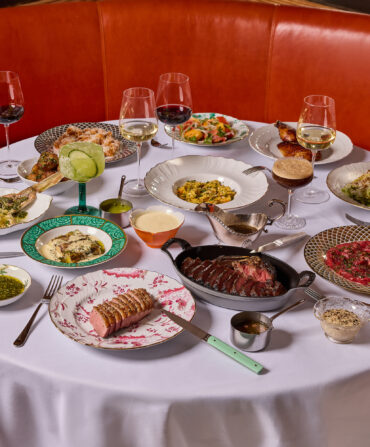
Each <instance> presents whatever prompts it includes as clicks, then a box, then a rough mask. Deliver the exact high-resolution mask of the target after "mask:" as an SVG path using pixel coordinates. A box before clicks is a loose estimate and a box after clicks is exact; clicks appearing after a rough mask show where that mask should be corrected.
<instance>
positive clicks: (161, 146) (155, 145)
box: [150, 139, 168, 149]
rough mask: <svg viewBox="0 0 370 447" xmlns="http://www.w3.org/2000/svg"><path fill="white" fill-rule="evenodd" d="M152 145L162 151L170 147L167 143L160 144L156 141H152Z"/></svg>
mask: <svg viewBox="0 0 370 447" xmlns="http://www.w3.org/2000/svg"><path fill="white" fill-rule="evenodd" d="M150 144H151V145H152V146H154V147H160V148H161V149H165V148H167V147H168V144H167V143H160V142H159V141H157V140H154V139H152V140H151V142H150Z"/></svg>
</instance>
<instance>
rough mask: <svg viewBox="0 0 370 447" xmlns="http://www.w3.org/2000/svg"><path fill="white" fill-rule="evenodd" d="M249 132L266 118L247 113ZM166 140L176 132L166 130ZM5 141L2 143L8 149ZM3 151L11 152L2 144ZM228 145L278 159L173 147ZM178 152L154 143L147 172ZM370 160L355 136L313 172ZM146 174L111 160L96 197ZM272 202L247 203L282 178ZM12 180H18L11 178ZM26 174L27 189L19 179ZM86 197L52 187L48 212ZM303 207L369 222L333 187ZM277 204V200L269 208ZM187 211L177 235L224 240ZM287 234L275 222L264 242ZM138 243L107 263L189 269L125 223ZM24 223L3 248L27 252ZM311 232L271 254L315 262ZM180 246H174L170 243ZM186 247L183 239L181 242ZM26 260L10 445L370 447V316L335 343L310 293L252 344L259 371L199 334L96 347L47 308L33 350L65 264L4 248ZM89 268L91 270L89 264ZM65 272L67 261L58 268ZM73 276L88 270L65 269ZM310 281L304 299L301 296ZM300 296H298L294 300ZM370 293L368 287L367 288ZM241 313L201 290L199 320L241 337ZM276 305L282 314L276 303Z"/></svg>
mask: <svg viewBox="0 0 370 447" xmlns="http://www.w3.org/2000/svg"><path fill="white" fill-rule="evenodd" d="M249 125H250V127H251V130H253V129H254V128H256V127H258V126H260V124H258V123H249ZM158 139H159V140H160V141H168V142H169V138H168V137H167V136H166V135H165V134H164V132H163V131H162V130H161V131H160V132H159V134H158ZM1 152H3V154H1ZM12 152H13V155H14V156H15V158H18V159H26V158H31V157H33V156H35V155H37V153H36V151H35V149H34V147H33V138H30V139H28V140H25V141H21V142H18V143H16V144H14V145H13V147H12ZM4 153H5V151H0V156H2V157H3V156H4V155H5V154H4ZM187 154H201V155H219V156H224V157H229V158H235V159H239V160H243V161H245V162H247V163H250V164H251V165H261V164H263V165H265V166H268V167H271V166H272V163H273V161H272V160H271V159H269V158H266V157H263V156H262V155H259V154H258V153H256V152H255V151H253V150H252V149H251V148H250V147H249V145H248V141H247V140H244V141H241V142H239V143H236V144H233V145H231V146H225V147H224V148H219V149H214V150H213V149H209V148H204V149H198V148H195V147H194V146H188V145H184V144H179V143H176V149H175V156H182V155H187ZM168 158H171V151H170V150H166V149H156V148H153V147H149V146H147V147H146V148H144V150H143V157H142V173H143V174H145V172H146V171H147V170H148V169H150V168H151V167H152V166H153V165H155V164H156V163H159V162H161V161H165V160H167V159H168ZM364 160H370V153H369V152H366V151H364V150H362V149H359V148H354V150H353V152H352V153H351V155H350V156H348V157H347V158H346V159H345V160H342V161H339V162H336V163H333V164H327V165H321V166H317V167H316V168H315V173H316V175H317V176H318V179H316V180H315V182H316V183H317V185H318V186H321V187H322V188H325V179H326V175H327V173H328V172H329V171H330V170H331V169H333V168H335V167H338V166H340V165H342V164H344V163H350V162H359V161H364ZM122 174H126V175H127V177H128V178H133V177H135V174H136V159H135V156H134V157H131V158H130V159H129V160H127V161H124V162H121V163H118V164H113V165H109V166H107V168H106V170H105V172H104V174H103V175H102V176H101V177H100V178H98V179H95V180H94V181H92V182H90V183H89V184H88V185H87V191H88V204H92V205H95V206H96V205H98V204H99V202H100V201H102V200H103V199H105V198H107V197H112V196H115V195H116V193H117V189H118V186H119V180H120V176H121V175H122ZM269 183H270V188H269V191H268V193H267V195H266V196H265V197H264V198H263V199H262V200H261V201H260V203H258V204H256V205H253V206H251V207H249V208H247V210H248V211H252V210H253V211H254V210H267V208H266V206H265V204H266V202H267V201H268V199H271V198H274V197H276V198H283V199H286V198H287V192H286V190H284V189H283V188H281V187H279V186H278V185H276V184H274V183H273V182H271V181H269ZM0 186H1V187H6V186H9V185H8V184H5V183H3V182H0ZM15 186H16V187H17V188H19V189H21V186H20V184H15ZM133 202H134V206H135V207H146V206H149V205H153V204H157V203H158V202H157V201H156V200H154V199H153V198H151V197H150V196H149V197H147V198H143V199H134V200H133ZM75 203H77V186H76V188H72V189H71V190H69V191H67V192H66V193H64V194H63V195H60V196H56V197H54V200H53V203H52V206H51V208H50V210H49V211H48V213H47V216H46V217H51V216H53V215H60V214H62V213H63V211H64V210H65V209H66V207H67V206H71V205H72V204H75ZM293 210H294V211H296V212H297V213H298V214H299V215H301V216H303V217H305V218H306V219H307V226H306V227H305V228H304V230H305V231H306V232H307V233H308V234H309V235H311V236H312V235H315V234H316V233H318V232H319V231H321V230H324V229H327V228H331V227H336V226H340V225H349V224H350V223H349V222H348V221H347V220H346V219H345V217H344V213H345V212H349V213H350V214H352V215H355V216H357V217H359V218H363V219H365V220H369V217H368V213H367V212H366V211H365V210H361V209H358V208H355V207H352V206H350V205H348V204H346V203H344V202H342V201H340V200H339V199H337V198H336V197H334V196H333V195H331V197H330V200H329V201H328V202H326V203H323V204H320V205H306V204H300V203H298V202H293ZM269 212H271V209H269ZM184 213H185V224H184V226H183V227H182V228H181V229H180V231H179V233H178V236H179V237H181V238H184V239H186V240H188V241H189V242H190V243H191V244H192V245H204V244H212V243H216V239H215V237H214V235H213V233H212V230H211V227H210V225H209V223H208V221H207V219H206V218H205V217H204V216H201V215H197V214H195V213H190V212H184ZM284 233H287V234H289V232H288V231H286V232H284V231H282V230H280V229H278V228H277V227H275V226H272V227H271V229H270V230H269V233H268V234H267V235H265V234H263V235H262V236H261V237H260V239H259V240H258V244H256V245H260V244H262V243H266V242H269V241H271V240H273V239H275V238H276V237H277V236H278V235H282V234H284ZM127 235H128V244H127V248H126V250H125V251H124V252H123V253H122V254H121V255H120V256H119V257H117V258H115V259H113V260H112V261H110V262H108V263H107V264H105V265H104V267H107V268H114V267H135V266H140V267H142V268H146V269H148V270H155V271H160V272H162V273H164V274H167V275H169V276H172V277H174V278H177V276H176V273H175V271H174V269H173V266H172V263H171V261H170V259H169V258H168V257H167V256H166V255H165V254H164V253H163V252H162V251H160V250H159V249H150V248H148V247H146V246H145V245H144V243H143V242H142V241H141V240H140V239H139V237H138V236H137V235H136V234H135V232H134V231H133V229H131V228H128V229H127ZM20 236H21V234H20V232H16V233H11V234H9V235H7V236H5V237H2V238H1V240H0V247H1V248H0V251H6V250H8V251H9V250H11V251H16V250H20V246H19V240H20ZM305 242H306V241H301V242H298V243H296V244H295V245H292V246H289V247H286V248H281V249H277V250H275V251H274V252H273V253H272V254H273V255H274V256H276V257H279V258H281V259H282V260H283V261H286V262H288V263H289V264H290V265H292V266H293V267H294V268H295V269H296V270H297V271H298V272H300V271H302V270H306V269H308V266H307V264H306V262H305V260H304V256H303V247H304V244H305ZM171 250H172V249H171ZM173 252H174V254H176V249H175V248H174V249H173ZM4 262H5V263H9V264H15V265H18V266H20V267H22V268H25V269H26V270H27V271H29V272H30V274H31V275H32V280H33V282H32V286H31V289H30V290H29V291H28V293H27V294H26V295H25V296H24V298H23V299H22V300H20V301H18V302H16V303H14V304H12V305H9V306H7V307H2V308H0V327H1V337H0V446H1V447H13V446H14V447H19V446H21V445H27V446H28V447H43V446H62V447H67V446H68V447H74V446H76V447H77V446H81V445H89V447H103V446H104V447H118V446H125V447H152V446H153V447H172V446H173V447H189V446H191V447H204V446H212V447H225V446H239V445H240V446H241V445H242V446H246V447H252V446H253V447H256V446H258V447H275V446H281V447H314V446H315V447H316V446H317V447H322V446H329V447H334V446H335V447H348V446H349V445H356V446H357V447H367V446H368V445H369V442H370V441H369V439H370V424H369V414H370V372H369V370H370V355H369V353H370V352H369V343H370V325H367V327H365V328H363V329H362V331H361V333H360V335H359V337H358V339H357V340H356V342H355V343H353V344H349V345H337V344H334V343H331V342H330V341H328V340H327V339H326V338H325V336H324V335H323V332H322V330H321V328H320V325H319V322H318V321H317V320H316V319H315V317H314V316H313V312H312V306H313V303H311V302H308V303H305V304H304V305H302V306H299V307H298V308H297V309H296V310H293V311H291V312H290V313H287V314H285V315H283V316H281V317H280V318H278V319H277V320H276V323H274V325H275V327H276V329H275V330H274V332H273V334H272V340H271V344H270V346H269V348H268V349H267V350H266V351H264V352H259V353H253V354H252V353H251V354H249V355H250V356H251V357H252V358H254V359H256V360H257V361H259V362H260V363H262V364H263V365H264V366H265V367H266V370H267V371H266V372H265V373H264V374H262V375H258V376H257V375H255V374H253V373H252V372H250V371H249V370H247V369H246V368H243V367H242V366H241V365H239V364H238V363H236V362H234V361H232V360H230V359H229V358H227V357H226V356H224V355H222V354H221V353H219V352H218V351H216V350H214V349H212V348H211V347H210V346H209V345H207V344H205V343H203V342H201V341H199V340H198V339H196V338H194V337H193V336H192V335H191V334H189V333H182V334H180V335H179V336H178V337H175V338H174V339H172V340H170V341H168V342H167V343H164V344H162V345H158V346H154V347H151V348H148V349H142V350H136V351H129V352H106V351H101V350H96V349H93V348H88V347H85V346H82V345H80V344H78V343H75V342H73V341H71V340H70V339H68V338H66V337H65V336H63V334H62V333H60V332H59V331H58V330H56V329H55V327H54V325H53V324H52V322H51V321H50V319H49V316H48V312H47V308H46V306H45V307H44V308H42V309H41V311H40V313H39V316H38V318H37V320H36V323H35V324H34V327H33V330H32V332H31V334H30V337H29V339H28V341H27V343H26V344H25V346H24V347H22V348H15V347H14V346H13V341H14V339H15V338H16V336H17V335H18V333H19V332H20V330H21V329H22V328H23V327H24V325H25V323H26V322H27V320H28V319H29V317H30V315H31V313H32V311H33V309H34V307H35V305H36V303H37V302H38V301H39V300H40V297H41V296H42V294H43V291H44V289H45V287H46V285H47V284H48V281H49V279H50V277H51V275H52V274H54V273H56V271H55V269H52V268H50V267H47V266H43V265H40V264H38V263H36V262H33V261H32V260H30V259H29V258H27V257H22V258H13V259H9V260H4ZM91 270H93V268H92V269H89V270H88V271H91ZM58 273H61V271H58ZM62 273H63V275H64V280H65V281H67V280H70V279H72V278H73V277H75V276H77V275H79V274H81V273H80V272H79V271H73V270H64V271H63V272H62ZM313 288H315V289H316V290H319V291H320V292H322V293H324V294H334V295H345V296H350V297H354V298H356V297H357V298H358V297H359V296H358V295H357V296H356V294H354V293H350V292H348V291H345V290H343V289H341V288H339V287H337V286H335V285H333V284H331V283H329V282H327V281H325V280H324V279H322V278H320V277H317V279H316V281H315V283H314V286H313ZM303 296H304V293H303V292H302V291H299V292H297V293H296V295H295V297H294V298H299V297H303ZM294 298H293V299H294ZM361 299H363V300H364V301H366V300H367V301H369V299H368V298H366V297H363V296H361ZM235 313H236V312H235V311H232V310H227V309H222V308H218V307H215V306H212V305H210V304H206V303H202V302H200V301H198V302H197V312H196V316H195V318H194V320H193V322H194V323H195V324H197V325H199V326H200V327H202V328H204V329H205V330H206V331H208V332H210V333H211V334H214V335H216V336H217V337H219V338H221V339H223V340H225V341H227V342H229V331H230V328H229V321H230V318H231V316H232V315H233V314H235ZM269 314H270V315H271V313H269Z"/></svg>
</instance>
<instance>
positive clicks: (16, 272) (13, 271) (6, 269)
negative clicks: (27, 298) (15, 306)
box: [0, 264, 31, 307]
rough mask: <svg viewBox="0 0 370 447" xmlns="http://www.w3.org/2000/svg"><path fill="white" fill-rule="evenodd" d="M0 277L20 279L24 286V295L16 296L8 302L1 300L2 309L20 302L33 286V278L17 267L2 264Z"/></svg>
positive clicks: (0, 265) (7, 300)
mask: <svg viewBox="0 0 370 447" xmlns="http://www.w3.org/2000/svg"><path fill="white" fill-rule="evenodd" d="M0 275H8V276H13V278H17V279H19V281H21V282H22V283H23V285H24V290H23V292H22V293H20V294H19V295H16V296H12V297H11V298H8V299H6V300H0V307H2V306H7V305H8V304H11V303H14V302H15V301H18V300H19V299H20V298H22V296H23V295H24V294H25V293H26V292H27V290H28V289H29V288H30V285H31V276H30V274H29V273H28V272H26V270H23V269H21V268H19V267H17V266H15V265H9V264H0Z"/></svg>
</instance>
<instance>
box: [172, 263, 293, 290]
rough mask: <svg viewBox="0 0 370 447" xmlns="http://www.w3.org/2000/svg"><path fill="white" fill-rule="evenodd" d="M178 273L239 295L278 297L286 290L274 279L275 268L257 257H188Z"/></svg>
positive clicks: (200, 282)
mask: <svg viewBox="0 0 370 447" xmlns="http://www.w3.org/2000/svg"><path fill="white" fill-rule="evenodd" d="M181 272H182V273H183V274H184V275H185V276H187V277H188V278H189V279H191V280H193V281H195V282H197V283H198V284H202V285H204V286H206V287H210V288H211V289H214V290H217V291H218V292H224V293H229V294H231V295H238V296H253V297H263V296H278V295H282V294H284V293H285V292H286V290H285V288H284V286H283V285H282V284H281V283H280V282H279V281H277V279H276V269H275V267H274V266H273V265H272V264H270V263H269V262H266V261H263V260H262V259H261V258H260V257H259V256H248V257H245V258H244V259H242V260H238V261H233V260H230V259H225V258H224V257H223V256H219V257H218V258H216V259H212V260H209V259H205V260H201V259H200V258H195V259H193V258H190V257H187V258H185V259H184V260H183V262H182V264H181Z"/></svg>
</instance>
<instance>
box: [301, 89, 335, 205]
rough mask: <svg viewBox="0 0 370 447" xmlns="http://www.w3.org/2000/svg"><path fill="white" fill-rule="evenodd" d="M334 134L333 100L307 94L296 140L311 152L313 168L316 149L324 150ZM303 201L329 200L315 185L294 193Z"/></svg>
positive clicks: (327, 195)
mask: <svg viewBox="0 0 370 447" xmlns="http://www.w3.org/2000/svg"><path fill="white" fill-rule="evenodd" d="M335 135H336V119H335V101H334V99H333V98H330V96H325V95H309V96H306V97H305V98H304V101H303V106H302V111H301V114H300V116H299V120H298V125H297V141H298V143H299V144H300V145H301V146H303V147H304V148H306V149H310V150H311V152H312V168H313V169H314V165H315V159H316V154H317V152H318V151H326V150H328V149H329V148H330V146H331V145H332V144H333V143H334V140H335ZM295 197H296V199H297V200H299V201H300V202H303V203H322V202H326V201H327V200H329V197H330V196H329V193H328V192H327V191H323V190H321V189H318V188H315V187H311V186H310V187H308V188H305V189H302V190H301V191H299V192H298V193H297V194H296V195H295Z"/></svg>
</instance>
